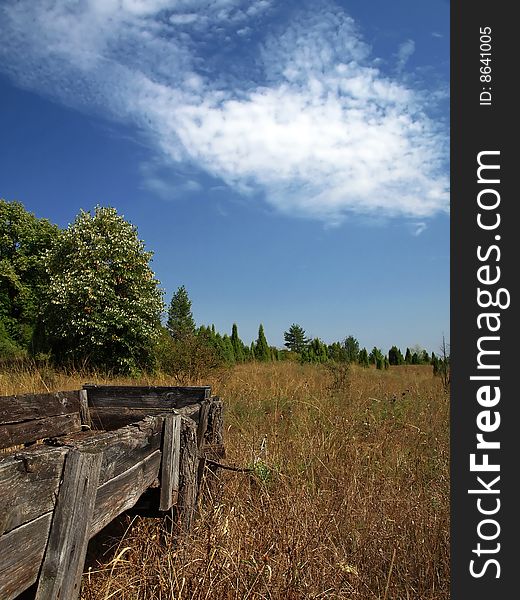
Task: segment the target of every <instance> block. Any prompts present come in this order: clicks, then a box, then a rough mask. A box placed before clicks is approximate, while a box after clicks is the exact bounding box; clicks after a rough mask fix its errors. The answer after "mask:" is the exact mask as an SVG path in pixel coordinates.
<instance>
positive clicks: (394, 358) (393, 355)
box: [388, 346, 413, 365]
mask: <svg viewBox="0 0 520 600" xmlns="http://www.w3.org/2000/svg"><path fill="white" fill-rule="evenodd" d="M388 362H389V363H390V364H391V365H402V364H403V363H404V357H403V355H402V353H401V350H399V348H398V347H397V346H392V347H391V348H390V350H389V351H388ZM412 362H413V356H412Z"/></svg>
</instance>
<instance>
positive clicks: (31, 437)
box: [0, 411, 81, 448]
mask: <svg viewBox="0 0 520 600" xmlns="http://www.w3.org/2000/svg"><path fill="white" fill-rule="evenodd" d="M74 431H81V419H80V416H79V411H78V412H75V413H69V414H64V415H54V416H52V417H43V418H41V419H34V420H32V421H22V422H20V423H6V424H4V425H1V426H0V448H9V447H11V446H16V445H18V444H25V443H30V442H34V441H36V440H41V439H45V438H50V437H58V436H60V435H65V434H67V433H72V432H74Z"/></svg>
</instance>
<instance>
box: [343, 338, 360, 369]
mask: <svg viewBox="0 0 520 600" xmlns="http://www.w3.org/2000/svg"><path fill="white" fill-rule="evenodd" d="M343 346H344V348H345V351H346V355H347V362H349V363H355V362H357V360H358V356H359V342H358V341H357V340H356V338H355V337H354V336H353V335H349V336H348V337H347V338H345V341H344V342H343Z"/></svg>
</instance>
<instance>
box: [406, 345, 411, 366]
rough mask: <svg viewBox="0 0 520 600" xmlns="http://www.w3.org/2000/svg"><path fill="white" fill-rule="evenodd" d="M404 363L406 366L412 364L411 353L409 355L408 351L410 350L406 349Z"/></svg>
mask: <svg viewBox="0 0 520 600" xmlns="http://www.w3.org/2000/svg"><path fill="white" fill-rule="evenodd" d="M404 362H405V363H406V364H407V365H411V364H412V353H411V351H410V348H407V349H406V353H405V355H404Z"/></svg>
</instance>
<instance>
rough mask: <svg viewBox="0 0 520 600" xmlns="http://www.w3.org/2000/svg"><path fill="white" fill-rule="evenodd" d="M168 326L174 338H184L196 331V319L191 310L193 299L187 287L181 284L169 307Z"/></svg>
mask: <svg viewBox="0 0 520 600" xmlns="http://www.w3.org/2000/svg"><path fill="white" fill-rule="evenodd" d="M166 327H167V328H168V331H169V332H170V335H171V336H172V338H173V339H174V340H183V339H186V338H188V337H191V336H192V335H194V333H195V321H194V320H193V313H192V312H191V300H190V298H189V296H188V292H187V290H186V288H185V287H184V286H183V285H181V287H180V288H178V289H177V291H176V292H175V294H173V296H172V300H171V302H170V306H169V308H168V321H167V322H166Z"/></svg>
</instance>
